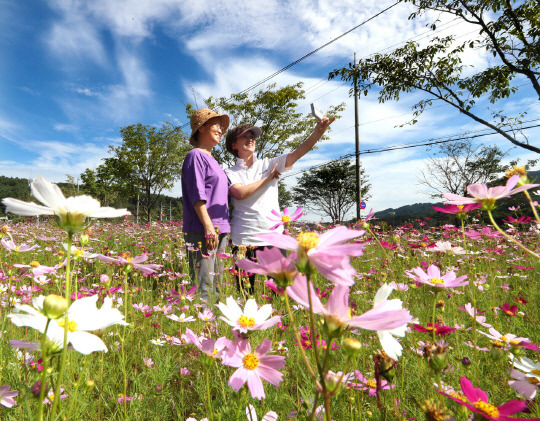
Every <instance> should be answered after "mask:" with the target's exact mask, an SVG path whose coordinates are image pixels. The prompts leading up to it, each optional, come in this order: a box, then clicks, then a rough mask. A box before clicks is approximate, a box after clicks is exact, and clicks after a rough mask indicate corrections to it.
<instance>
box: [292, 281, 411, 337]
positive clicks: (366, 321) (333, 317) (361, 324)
mask: <svg viewBox="0 0 540 421" xmlns="http://www.w3.org/2000/svg"><path fill="white" fill-rule="evenodd" d="M309 288H310V292H311V303H312V309H313V313H315V314H319V315H321V316H323V317H324V319H325V321H326V323H327V324H328V326H329V327H331V328H340V327H341V328H346V327H348V326H350V327H355V328H361V329H366V330H376V331H379V330H391V329H395V328H398V327H400V326H403V325H404V324H406V323H408V322H410V321H412V316H411V315H410V314H409V311H408V310H403V309H402V308H401V301H400V303H399V305H397V306H396V305H394V304H396V303H392V302H390V301H388V300H385V301H383V302H381V303H380V304H378V305H376V306H375V307H374V308H373V309H371V310H368V311H367V312H365V313H364V314H362V315H361V316H357V317H353V318H351V317H350V316H349V287H346V286H342V285H336V286H335V287H334V290H333V291H332V294H330V297H329V298H328V301H327V302H326V305H323V304H322V303H321V300H320V299H319V296H318V295H317V293H316V292H315V290H314V289H313V285H312V284H311V283H310V284H309ZM287 293H288V294H289V296H290V297H291V298H292V299H293V300H295V301H297V302H299V303H300V304H302V305H303V306H304V307H306V308H309V296H308V292H307V282H306V278H305V277H304V276H302V275H298V276H297V277H296V280H295V282H294V284H293V285H291V286H290V287H288V288H287ZM393 301H399V300H393Z"/></svg>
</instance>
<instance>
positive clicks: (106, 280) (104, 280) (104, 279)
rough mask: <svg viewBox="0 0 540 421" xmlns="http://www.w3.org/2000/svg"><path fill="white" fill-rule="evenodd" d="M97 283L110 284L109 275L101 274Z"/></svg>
mask: <svg viewBox="0 0 540 421" xmlns="http://www.w3.org/2000/svg"><path fill="white" fill-rule="evenodd" d="M99 282H100V283H102V284H109V283H110V282H111V279H110V278H109V275H106V274H105V273H103V274H101V275H100V276H99Z"/></svg>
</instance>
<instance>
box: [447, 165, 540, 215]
mask: <svg viewBox="0 0 540 421" xmlns="http://www.w3.org/2000/svg"><path fill="white" fill-rule="evenodd" d="M518 181H519V175H517V174H516V175H513V176H512V177H510V178H509V179H508V181H507V182H506V186H497V187H489V188H488V186H487V184H471V185H469V186H467V193H469V194H470V195H471V196H472V197H463V196H459V195H457V194H453V193H443V196H444V197H445V198H446V199H448V201H447V202H444V204H445V205H467V204H472V203H480V204H482V207H483V208H484V209H489V210H492V209H494V207H495V202H496V201H497V200H498V199H502V198H503V197H510V196H511V195H513V194H516V193H520V192H522V191H525V190H528V189H531V188H533V187H538V186H539V185H540V184H524V185H522V186H520V187H517V188H514V187H515V186H516V184H517V183H518Z"/></svg>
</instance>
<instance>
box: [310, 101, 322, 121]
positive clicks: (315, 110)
mask: <svg viewBox="0 0 540 421" xmlns="http://www.w3.org/2000/svg"><path fill="white" fill-rule="evenodd" d="M311 114H313V117H315V118H316V119H317V120H318V121H321V120H322V119H323V118H324V114H323V112H322V111H321V110H319V109H318V108H317V106H316V105H315V104H314V103H313V102H312V103H311Z"/></svg>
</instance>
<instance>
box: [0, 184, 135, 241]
mask: <svg viewBox="0 0 540 421" xmlns="http://www.w3.org/2000/svg"><path fill="white" fill-rule="evenodd" d="M31 189H32V194H33V195H34V197H35V198H36V199H37V200H39V201H40V202H41V203H43V205H45V206H42V205H38V204H36V203H31V202H23V201H22V200H18V199H13V198H10V197H8V198H6V199H3V200H2V203H3V204H4V205H5V206H6V212H10V213H14V214H16V215H22V216H35V215H55V216H56V217H57V218H58V225H60V227H61V228H62V229H64V230H65V231H68V232H71V233H73V232H76V231H80V230H82V229H83V228H84V221H85V219H86V218H87V217H90V218H117V217H120V216H124V215H130V212H129V211H128V210H127V209H114V208H102V207H101V205H100V203H99V201H97V200H96V199H94V198H93V197H90V196H87V195H82V196H74V197H68V198H67V199H66V198H65V196H64V194H63V193H62V190H60V187H58V186H57V185H56V184H54V183H51V182H50V181H47V180H45V179H44V178H43V177H42V176H39V177H38V178H37V179H36V180H35V181H34V182H33V183H32V186H31Z"/></svg>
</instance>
